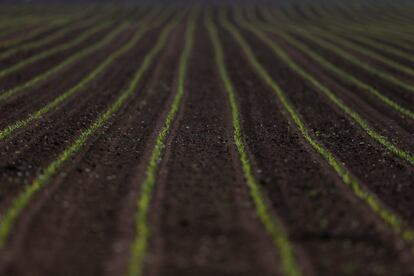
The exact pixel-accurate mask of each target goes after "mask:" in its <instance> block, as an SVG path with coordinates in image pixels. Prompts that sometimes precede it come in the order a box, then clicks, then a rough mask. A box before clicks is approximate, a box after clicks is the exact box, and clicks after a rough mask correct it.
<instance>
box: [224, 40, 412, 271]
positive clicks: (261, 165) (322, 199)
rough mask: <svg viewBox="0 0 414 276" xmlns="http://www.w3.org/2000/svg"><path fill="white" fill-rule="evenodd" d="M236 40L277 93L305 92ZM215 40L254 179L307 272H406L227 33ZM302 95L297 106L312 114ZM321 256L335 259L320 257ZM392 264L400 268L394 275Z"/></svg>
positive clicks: (282, 69)
mask: <svg viewBox="0 0 414 276" xmlns="http://www.w3.org/2000/svg"><path fill="white" fill-rule="evenodd" d="M244 35H245V36H246V37H248V41H249V42H252V41H253V43H252V45H255V47H253V49H254V50H255V53H257V56H258V57H259V58H260V61H262V63H264V62H263V60H265V59H266V60H267V62H266V65H269V66H268V67H267V66H266V68H267V69H268V70H269V71H270V72H271V75H272V76H275V78H277V80H278V83H279V84H280V85H282V87H283V88H284V89H285V91H292V93H289V94H288V95H289V97H290V96H291V94H295V95H297V94H298V96H297V97H298V98H299V97H303V93H308V94H310V93H309V91H310V88H309V87H308V86H304V83H303V82H300V81H299V80H298V78H295V75H294V74H292V75H291V73H290V72H288V70H287V68H286V66H285V65H283V63H282V62H280V61H277V60H275V59H274V57H272V54H271V53H269V52H268V51H266V50H265V49H264V47H263V46H261V47H260V48H259V47H258V45H256V43H257V41H256V43H254V41H255V39H254V38H253V37H251V36H248V34H247V33H244ZM221 37H222V39H223V41H224V43H225V45H227V46H228V47H227V48H226V49H227V51H226V52H227V55H228V59H227V60H226V64H227V65H228V67H229V72H230V75H231V77H232V79H233V82H234V84H235V86H236V91H237V92H238V98H239V102H240V106H241V112H242V115H241V116H242V123H243V125H242V126H243V129H244V132H245V133H246V143H247V146H248V148H249V150H250V152H251V154H252V158H253V159H254V160H255V162H254V163H255V164H256V166H257V169H256V170H255V174H256V177H257V179H258V180H259V182H260V183H261V185H262V186H263V188H264V190H265V191H266V192H267V193H268V196H269V198H270V200H271V201H272V205H273V207H274V209H275V210H276V212H277V213H278V215H279V216H280V217H281V218H282V220H283V221H284V222H285V223H286V225H287V228H288V230H289V233H290V237H291V239H292V240H293V242H295V243H297V244H298V245H300V246H301V247H302V248H303V250H304V251H305V253H307V255H306V256H307V257H308V258H309V260H310V262H311V266H312V268H313V269H314V272H315V275H347V273H349V271H351V272H352V273H354V274H355V275H359V274H360V275H368V274H372V273H375V271H377V270H384V271H387V272H388V273H390V274H393V273H397V274H398V273H402V272H403V271H410V264H409V262H408V261H407V260H406V261H403V259H404V258H401V255H406V254H407V251H405V250H402V251H400V249H399V248H398V246H397V248H396V247H395V245H396V244H397V243H396V237H393V234H392V233H391V232H390V231H389V230H388V229H387V228H386V227H384V225H382V223H381V222H379V221H378V220H376V219H375V218H373V217H372V214H371V212H370V210H368V209H367V208H366V207H365V206H364V204H363V203H361V202H360V201H359V200H358V199H356V198H355V196H354V195H353V194H352V192H350V191H349V190H348V189H347V188H346V187H345V186H344V185H343V183H342V182H341V180H340V179H339V178H338V177H337V176H336V175H335V174H334V172H333V171H332V170H331V169H330V168H329V167H328V166H327V164H326V163H325V162H324V160H321V158H320V157H319V156H318V155H317V154H315V152H314V151H313V149H312V148H310V146H309V145H307V144H306V142H305V141H303V139H302V138H300V136H299V134H298V133H297V131H296V130H295V127H292V123H291V122H288V121H286V119H284V118H286V117H287V114H286V112H284V111H281V110H283V107H282V106H281V104H280V102H278V101H277V99H276V96H275V94H274V93H273V92H272V91H271V90H270V89H269V88H268V87H267V86H266V85H263V83H262V81H261V79H260V78H259V77H258V76H257V75H256V74H255V73H254V72H252V71H251V70H250V69H246V68H249V67H248V66H249V65H248V64H247V62H246V61H245V57H244V56H243V54H242V53H241V52H240V50H239V46H238V45H237V44H236V43H235V42H234V41H233V40H232V39H231V38H229V35H228V33H223V35H222V36H221ZM230 45H232V46H230ZM229 49H231V51H230V50H229ZM236 49H237V50H236ZM259 49H260V50H259ZM270 64H271V66H270ZM240 68H243V69H240ZM269 68H271V69H269ZM293 91H294V93H293ZM311 96H312V97H313V98H312V99H315V98H316V97H315V96H314V95H311ZM308 98H309V96H308ZM308 98H306V99H303V98H302V99H301V100H300V101H301V103H303V104H306V105H307V106H308V107H307V108H308V109H311V108H312V110H314V108H313V106H311V105H310V104H311V102H309V99H308ZM314 101H315V100H314ZM294 103H295V105H296V102H294ZM322 103H323V101H322ZM317 104H320V103H319V102H317ZM300 111H302V110H300ZM323 118H329V117H323ZM298 202H300V204H298ZM367 233H371V234H367ZM365 235H366V236H365ZM367 237H375V239H368V238H367ZM361 252H363V253H361ZM391 252H393V253H391ZM404 252H405V253H404ZM388 254H390V255H388ZM326 255H328V256H335V258H323V257H322V256H326ZM355 256H358V258H355ZM393 256H394V257H393ZM396 256H399V257H396ZM395 262H396V263H399V262H401V264H399V265H396V263H395ZM396 266H399V269H401V271H398V269H397V270H395V267H396Z"/></svg>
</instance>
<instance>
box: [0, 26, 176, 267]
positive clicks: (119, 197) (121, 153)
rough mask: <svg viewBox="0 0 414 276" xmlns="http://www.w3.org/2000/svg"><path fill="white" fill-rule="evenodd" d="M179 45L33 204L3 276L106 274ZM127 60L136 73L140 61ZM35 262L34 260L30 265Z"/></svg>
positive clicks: (20, 223) (167, 91)
mask: <svg viewBox="0 0 414 276" xmlns="http://www.w3.org/2000/svg"><path fill="white" fill-rule="evenodd" d="M158 33H159V30H158V31H157V32H154V34H158ZM145 41H147V42H145V45H147V46H146V47H145V48H143V49H146V50H148V49H149V47H148V46H149V45H152V44H153V38H147V39H146V40H145ZM150 42H152V44H150ZM178 46H179V44H177V42H176V39H175V40H171V41H170V43H169V47H168V49H166V50H165V52H164V53H162V54H161V56H160V58H159V59H158V61H157V62H156V66H155V65H154V66H153V67H152V69H151V73H148V74H147V77H146V80H144V81H143V82H142V84H141V85H140V86H139V88H138V89H137V96H136V97H134V98H132V99H131V101H130V102H129V103H128V106H127V107H125V108H124V109H123V110H122V111H120V112H119V113H118V115H117V116H116V117H115V118H113V119H112V120H111V121H113V123H111V124H109V123H108V124H107V125H106V127H105V129H104V130H102V132H101V133H100V134H99V135H97V138H96V139H92V140H91V141H89V142H88V145H86V146H85V148H84V150H83V151H82V152H81V153H80V154H79V155H78V156H77V157H76V158H74V159H73V160H72V161H71V162H69V163H68V164H66V165H65V166H64V167H63V168H62V170H61V173H60V174H59V176H58V177H56V178H55V179H54V180H53V183H50V184H51V185H49V186H48V187H46V188H45V189H44V191H42V192H41V193H40V194H39V195H38V196H37V197H36V198H35V199H34V200H33V201H32V203H30V206H28V210H27V212H26V213H24V215H23V216H22V217H21V219H20V220H19V221H18V222H17V225H16V231H15V232H14V233H13V234H12V236H11V242H10V247H9V249H8V250H7V252H9V254H12V257H10V256H7V255H6V256H3V257H4V258H7V259H6V262H3V266H2V268H3V271H4V272H5V273H7V275H45V274H48V275H61V274H62V273H65V275H102V274H103V273H104V271H105V269H106V261H109V260H110V259H111V257H112V256H113V254H114V252H115V253H117V252H118V251H119V250H121V248H119V246H118V245H117V244H116V243H114V242H115V237H116V227H117V220H118V218H119V215H120V212H121V210H122V206H123V201H124V200H125V197H127V195H128V193H129V192H130V190H131V189H132V187H131V186H133V185H134V184H135V183H133V182H131V180H130V177H131V176H132V175H134V174H135V172H134V170H135V169H136V167H137V164H138V163H139V162H140V159H141V158H142V155H143V152H144V150H145V147H146V144H147V143H148V139H149V138H150V135H151V133H152V132H153V130H154V122H155V121H156V119H157V117H158V116H159V112H160V110H162V108H163V106H164V103H165V102H166V99H167V98H168V96H169V94H170V90H171V82H172V78H173V75H174V73H173V72H174V68H175V65H176V61H177V56H176V55H175V54H176V50H177V47H178ZM135 56H143V55H142V53H141V54H139V52H135V53H131V54H130V55H129V56H128V57H126V58H125V59H124V60H123V61H121V62H119V65H118V66H125V64H127V60H131V57H135ZM132 60H133V61H132V62H130V64H131V65H133V68H135V69H136V67H137V64H140V62H139V60H134V59H132ZM116 77H119V76H118V75H117V76H116ZM126 79H129V78H126ZM112 83H113V80H112ZM118 87H119V89H120V88H122V86H118ZM95 96H97V95H95ZM74 179H75V180H74ZM129 219H131V216H130V217H129ZM28 229H30V231H28ZM45 233H47V234H46V235H45ZM51 252H53V253H52V255H53V258H50V256H51V255H50V254H51ZM79 252H82V253H81V254H79ZM33 255H35V256H37V257H36V258H27V256H33ZM7 260H10V261H7ZM22 263H24V266H21V265H20V264H22ZM113 275H120V273H119V272H114V274H113Z"/></svg>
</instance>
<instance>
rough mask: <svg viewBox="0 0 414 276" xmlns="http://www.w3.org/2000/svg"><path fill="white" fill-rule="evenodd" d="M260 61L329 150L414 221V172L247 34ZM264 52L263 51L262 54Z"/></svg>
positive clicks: (400, 212) (374, 190)
mask: <svg viewBox="0 0 414 276" xmlns="http://www.w3.org/2000/svg"><path fill="white" fill-rule="evenodd" d="M244 35H245V37H246V38H247V39H248V41H249V43H250V44H251V45H252V47H253V49H255V53H257V58H258V60H259V61H260V62H261V63H262V64H263V65H264V66H265V68H266V69H267V70H268V72H269V73H270V74H271V76H272V77H274V79H275V81H276V82H277V83H278V84H279V85H280V86H281V87H282V89H284V90H285V91H295V93H289V94H287V96H288V98H289V100H290V101H291V102H292V104H293V105H294V106H295V108H296V109H297V110H298V112H299V114H301V116H302V117H303V119H304V121H305V122H306V124H307V125H308V128H309V129H310V131H311V132H312V133H313V135H315V137H316V138H317V139H318V141H319V142H321V143H322V144H323V145H324V146H325V147H326V148H327V149H328V150H330V151H331V152H332V153H334V155H335V156H337V157H338V158H339V160H341V162H343V163H344V165H345V166H346V167H347V168H349V169H350V171H351V172H352V173H354V174H355V175H356V177H357V178H359V179H360V180H362V182H363V183H365V184H366V185H367V186H368V187H369V188H370V189H371V190H372V191H373V192H374V193H375V194H377V195H378V196H379V197H380V198H381V200H382V201H383V202H385V203H386V204H387V205H388V206H390V207H391V208H393V209H394V210H396V211H397V212H398V213H399V214H400V215H401V216H402V217H403V218H404V219H405V220H406V221H408V222H410V221H412V216H413V213H412V212H411V208H410V207H411V204H412V200H410V199H409V197H410V196H409V194H410V192H408V191H409V190H410V186H411V185H410V183H411V179H412V177H413V168H412V166H410V165H408V164H407V163H406V162H404V161H402V160H400V159H399V158H397V157H395V156H394V155H392V154H391V153H390V152H388V151H387V150H386V149H384V148H383V147H382V146H381V145H379V144H378V143H376V142H375V141H374V140H372V138H371V137H370V136H368V135H367V134H366V133H365V131H363V130H362V129H361V128H360V127H358V126H356V125H355V123H353V122H351V121H350V120H349V119H348V118H347V117H345V115H344V114H343V113H342V112H341V111H340V110H338V109H337V107H336V106H335V105H333V104H332V103H331V102H330V101H328V99H327V98H326V97H325V96H324V95H322V94H321V93H320V92H319V91H316V90H315V88H313V87H312V86H310V85H309V84H308V83H307V82H305V81H304V80H303V79H302V78H301V77H299V76H298V75H297V74H296V73H295V72H293V71H291V69H290V68H289V67H287V66H286V65H285V64H284V63H283V62H282V61H281V60H279V59H278V58H277V57H276V56H275V55H274V53H273V52H272V51H270V50H269V48H267V46H265V45H263V44H262V43H261V42H260V41H258V40H257V39H256V38H255V37H254V36H253V35H250V34H249V33H244ZM259 49H260V50H259Z"/></svg>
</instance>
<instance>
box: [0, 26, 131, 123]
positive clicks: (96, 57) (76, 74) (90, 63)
mask: <svg viewBox="0 0 414 276" xmlns="http://www.w3.org/2000/svg"><path fill="white" fill-rule="evenodd" d="M136 28H139V27H138V26H134V27H131V28H128V29H126V30H125V31H123V32H122V33H121V34H119V35H118V36H116V37H115V38H114V40H113V41H112V42H111V43H109V44H108V45H106V46H104V47H103V48H102V49H98V50H97V51H96V52H94V53H91V54H89V55H88V56H86V57H85V58H83V59H81V60H79V61H78V62H76V63H74V64H73V65H71V66H69V68H67V69H65V70H63V71H62V72H61V73H59V74H57V75H55V76H53V77H52V78H51V79H49V80H47V81H46V82H45V83H44V84H41V85H39V86H38V87H34V88H33V89H27V90H26V91H24V92H23V93H19V94H18V95H16V97H13V98H11V99H9V100H8V101H7V102H5V103H2V104H1V103H0V117H1V118H2V120H1V122H0V129H4V128H5V127H7V126H8V125H10V124H12V123H14V122H15V121H17V120H19V119H21V118H25V117H27V116H28V115H29V114H31V113H32V112H34V111H36V110H39V109H40V108H42V107H43V106H45V104H46V103H48V102H50V101H51V100H53V99H54V98H56V97H57V96H59V95H61V94H62V93H64V92H65V91H67V90H68V89H70V88H71V87H73V86H74V85H76V84H77V83H78V82H79V81H81V80H82V79H83V78H84V77H85V75H86V74H88V73H89V72H91V71H92V70H93V69H94V68H95V67H96V66H97V65H98V64H99V63H100V62H102V60H104V59H105V58H106V57H107V56H108V55H109V54H110V53H112V52H114V51H115V50H116V49H118V48H119V47H121V46H122V45H123V44H124V43H126V42H127V41H128V39H130V37H131V36H132V34H133V33H134V31H136ZM99 81H100V78H98V79H97V80H95V83H96V82H99ZM84 90H85V89H84ZM32 95H36V97H35V98H33V97H32Z"/></svg>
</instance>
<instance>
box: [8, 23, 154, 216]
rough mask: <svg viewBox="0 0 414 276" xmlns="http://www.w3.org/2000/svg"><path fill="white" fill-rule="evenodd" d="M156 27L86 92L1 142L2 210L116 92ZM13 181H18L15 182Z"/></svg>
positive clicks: (151, 40)
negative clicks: (13, 137)
mask: <svg viewBox="0 0 414 276" xmlns="http://www.w3.org/2000/svg"><path fill="white" fill-rule="evenodd" d="M159 30H160V29H159V28H158V29H155V30H153V31H151V32H150V33H148V34H147V35H146V36H145V38H144V40H143V43H142V44H139V45H138V46H137V47H136V49H134V50H133V51H132V52H131V53H130V54H129V55H128V56H125V57H122V58H121V59H119V60H118V61H117V62H116V64H114V65H113V66H112V68H113V69H112V70H110V71H108V72H106V73H105V74H104V75H103V76H102V77H100V78H99V79H98V80H96V81H95V82H93V83H92V85H89V86H88V88H87V90H86V91H85V92H86V96H85V95H83V94H82V93H81V94H78V95H76V96H75V97H73V98H71V99H70V100H69V101H68V102H66V103H65V105H64V106H63V107H62V108H60V109H59V110H58V111H56V112H52V113H50V114H48V115H47V116H45V118H44V119H43V120H41V121H40V122H39V123H38V124H35V125H33V126H31V127H29V128H28V129H25V130H24V132H23V133H22V134H21V135H19V136H18V138H16V139H10V140H7V142H6V143H4V144H3V145H2V147H1V153H0V155H1V156H0V167H1V168H2V169H3V170H4V173H3V174H2V175H0V182H1V183H2V187H1V190H2V193H0V210H1V211H4V208H5V207H6V206H8V204H9V203H10V200H12V198H14V196H15V195H16V194H17V193H19V191H21V189H22V188H23V186H24V184H25V183H30V182H31V181H32V180H33V179H34V178H35V177H36V176H37V174H39V173H40V170H41V169H42V168H44V167H45V166H46V165H47V164H49V163H50V162H51V161H52V160H53V159H55V158H56V156H57V154H59V153H60V152H62V150H63V149H64V148H66V147H67V146H68V145H70V144H71V143H72V142H73V141H74V139H75V138H76V137H78V136H79V134H80V133H81V132H82V131H83V130H84V129H85V128H86V127H88V126H89V125H90V124H91V123H92V122H93V121H94V120H95V119H96V117H97V116H98V115H99V114H100V113H101V112H102V111H103V110H105V108H107V106H108V105H109V104H110V103H111V102H113V101H114V100H115V99H116V98H117V97H118V96H119V93H121V91H122V90H123V89H124V88H125V85H126V84H128V82H129V80H130V79H131V77H132V75H133V74H134V72H135V71H136V69H137V67H138V66H139V65H140V64H141V62H142V60H143V59H144V57H145V54H146V53H147V52H148V50H149V49H151V47H152V45H153V44H154V43H155V41H156V39H157V37H158V35H159ZM131 57H133V58H131ZM16 182H18V183H21V184H22V185H16ZM6 191H7V192H6ZM0 213H1V212H0Z"/></svg>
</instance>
